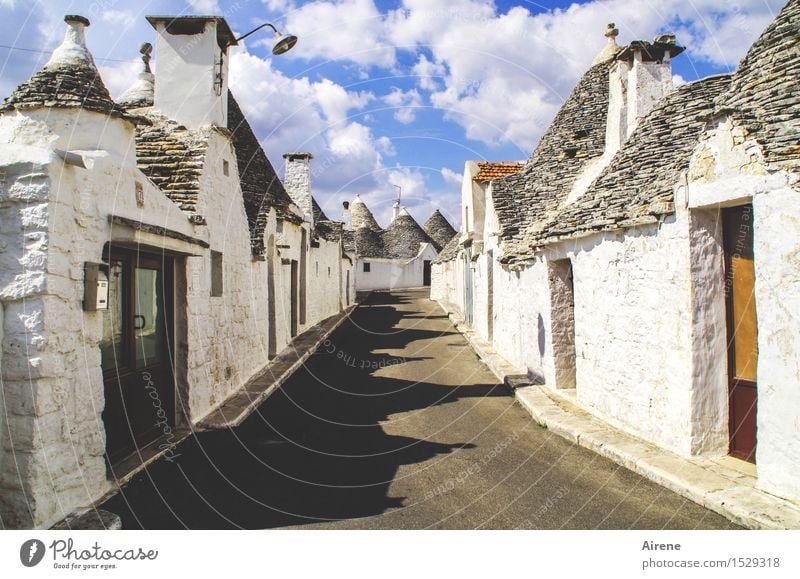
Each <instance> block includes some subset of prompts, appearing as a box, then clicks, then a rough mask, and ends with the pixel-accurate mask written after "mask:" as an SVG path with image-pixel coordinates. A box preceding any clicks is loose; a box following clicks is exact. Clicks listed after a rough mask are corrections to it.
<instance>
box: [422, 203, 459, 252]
mask: <svg viewBox="0 0 800 579" xmlns="http://www.w3.org/2000/svg"><path fill="white" fill-rule="evenodd" d="M422 229H423V230H424V231H425V233H427V234H428V236H429V237H430V238H431V239H433V243H434V245H435V247H436V251H441V250H442V248H443V247H444V246H445V245H447V243H448V242H449V241H450V240H451V239H452V238H453V236H454V235H455V234H456V230H455V229H453V226H452V225H450V222H449V221H448V220H447V219H446V218H445V216H444V215H442V213H441V212H440V211H439V210H438V209H437V210H436V211H434V212H433V215H431V216H430V217H429V218H428V220H427V221H426V222H425V225H423V226H422Z"/></svg>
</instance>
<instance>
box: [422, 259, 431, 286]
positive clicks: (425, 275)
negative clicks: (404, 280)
mask: <svg viewBox="0 0 800 579" xmlns="http://www.w3.org/2000/svg"><path fill="white" fill-rule="evenodd" d="M422 285H424V286H428V285H431V260H430V259H426V260H425V261H423V262H422Z"/></svg>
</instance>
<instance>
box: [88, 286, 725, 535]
mask: <svg viewBox="0 0 800 579" xmlns="http://www.w3.org/2000/svg"><path fill="white" fill-rule="evenodd" d="M426 296H427V292H425V291H423V290H408V291H396V292H391V293H389V292H376V293H373V294H372V295H371V296H370V298H369V299H368V300H367V301H366V302H365V303H364V304H362V306H361V307H360V308H359V309H358V310H356V311H355V312H354V314H353V315H352V316H351V319H350V320H349V321H347V322H345V323H344V324H343V325H342V326H341V327H340V328H339V329H338V330H336V332H334V333H333V334H332V335H331V337H330V338H329V340H327V341H326V342H325V343H324V344H323V346H321V347H320V348H319V350H318V351H317V352H316V353H315V354H314V355H312V356H311V357H310V358H309V360H308V361H307V363H306V365H305V366H304V368H303V369H301V370H300V371H298V372H297V373H296V374H295V375H294V376H292V377H291V378H290V379H289V380H288V381H287V382H286V383H285V384H284V385H283V387H282V388H281V389H280V390H278V391H277V392H276V393H275V394H273V395H272V396H271V397H269V398H268V399H267V400H266V401H265V402H264V403H263V404H262V405H261V406H260V407H259V409H258V410H257V411H256V412H255V413H254V414H252V415H251V416H250V417H249V418H248V419H247V420H246V421H245V422H244V423H243V424H242V425H241V426H239V427H237V428H235V429H231V430H223V431H216V432H204V433H200V434H198V435H196V436H192V437H190V438H188V439H187V440H186V441H185V442H183V443H182V444H181V445H180V446H179V447H178V449H177V450H176V452H175V454H176V455H179V456H178V458H177V459H175V460H173V461H171V462H169V461H165V460H162V461H160V462H157V463H155V464H153V465H151V466H150V467H149V468H148V469H147V470H146V471H145V472H143V473H141V474H139V475H137V476H136V477H134V479H133V480H132V481H131V483H129V484H128V485H127V486H126V487H125V488H124V489H123V490H122V491H121V492H120V493H119V494H117V495H116V496H114V497H113V498H111V499H110V500H108V501H107V502H106V503H105V504H104V505H102V507H103V508H105V509H108V510H110V511H112V512H115V513H117V514H119V515H120V516H121V517H122V521H123V527H124V528H184V527H187V528H201V529H216V528H240V527H241V528H275V527H287V526H294V527H298V526H299V527H304V528H358V529H412V528H413V529H420V528H457V529H515V528H522V529H561V528H564V529H595V528H600V529H628V528H634V529H662V528H668V529H687V528H688V529H694V528H700V529H719V528H734V525H733V524H732V523H729V522H728V521H727V520H726V519H724V518H722V517H720V516H718V515H716V514H715V513H712V512H711V511H708V510H706V509H704V508H702V507H700V506H698V505H696V504H695V503H693V502H691V501H688V500H686V499H684V498H682V497H680V496H678V495H676V494H674V493H672V492H671V491H668V490H666V489H664V488H662V487H660V486H658V485H655V484H653V483H651V482H649V481H647V480H645V479H643V478H642V477H640V476H638V475H636V474H634V473H632V472H630V471H628V470H626V469H625V468H623V467H621V466H618V465H617V464H615V463H613V462H611V461H609V460H606V459H604V458H602V457H600V456H598V455H596V454H594V453H592V452H591V451H589V450H586V449H584V448H580V447H578V446H576V445H574V444H572V443H570V442H568V441H567V440H565V439H563V438H561V437H559V436H557V435H555V434H553V433H551V432H548V431H547V430H546V429H544V428H541V427H539V426H537V425H536V424H535V423H534V422H532V421H531V418H530V416H529V415H528V414H527V413H526V412H525V411H524V410H523V409H522V408H520V407H519V405H517V404H516V403H515V402H514V399H513V398H512V397H511V396H510V395H509V393H508V392H507V391H506V390H505V389H504V387H503V386H502V385H499V384H498V383H497V379H496V378H495V377H494V375H493V374H492V373H491V372H489V370H488V369H487V368H486V366H484V365H483V364H482V363H481V362H480V361H479V360H478V359H477V357H476V356H475V354H474V353H473V352H472V351H471V350H470V349H469V347H468V346H467V344H466V342H465V341H464V339H463V337H462V336H461V335H460V334H459V333H458V332H456V331H455V330H454V329H453V328H452V326H450V324H449V321H448V319H447V317H446V316H445V315H444V313H443V312H442V311H441V309H439V307H438V306H437V305H436V304H435V303H433V302H431V301H430V300H428V299H427V297H426Z"/></svg>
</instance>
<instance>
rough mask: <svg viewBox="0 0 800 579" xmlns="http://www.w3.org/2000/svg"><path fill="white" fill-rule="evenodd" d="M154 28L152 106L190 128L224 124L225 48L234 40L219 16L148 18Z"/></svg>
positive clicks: (226, 87)
mask: <svg viewBox="0 0 800 579" xmlns="http://www.w3.org/2000/svg"><path fill="white" fill-rule="evenodd" d="M147 21H148V22H150V24H151V25H152V26H153V28H155V30H156V58H157V63H156V74H155V98H154V107H155V109H157V110H158V111H160V112H161V113H162V114H163V115H164V116H166V117H168V118H170V119H173V120H175V121H176V122H178V123H179V124H181V125H184V126H186V127H187V128H189V129H196V128H199V127H202V126H204V125H217V126H220V127H225V126H227V121H228V118H227V117H228V48H230V47H231V46H233V45H235V44H236V37H235V36H234V35H233V32H232V31H231V29H230V27H229V26H228V23H227V22H226V21H225V19H224V18H222V17H219V16H148V17H147Z"/></svg>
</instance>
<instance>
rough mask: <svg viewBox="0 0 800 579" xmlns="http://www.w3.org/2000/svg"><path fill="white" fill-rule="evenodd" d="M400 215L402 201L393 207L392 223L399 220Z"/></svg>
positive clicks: (396, 202) (395, 203)
mask: <svg viewBox="0 0 800 579" xmlns="http://www.w3.org/2000/svg"><path fill="white" fill-rule="evenodd" d="M398 215H400V201H395V202H394V205H392V221H394V220H395V219H397V216H398Z"/></svg>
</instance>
